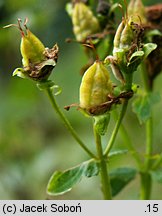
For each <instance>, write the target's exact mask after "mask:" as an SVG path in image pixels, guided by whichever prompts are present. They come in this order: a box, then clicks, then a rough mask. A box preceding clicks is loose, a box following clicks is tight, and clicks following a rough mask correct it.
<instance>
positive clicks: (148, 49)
mask: <svg viewBox="0 0 162 216" xmlns="http://www.w3.org/2000/svg"><path fill="white" fill-rule="evenodd" d="M156 48H157V45H156V44H155V43H147V44H145V45H144V46H143V52H144V59H145V58H147V56H148V55H149V54H150V53H151V52H152V51H153V50H155V49H156Z"/></svg>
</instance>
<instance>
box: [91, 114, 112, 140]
mask: <svg viewBox="0 0 162 216" xmlns="http://www.w3.org/2000/svg"><path fill="white" fill-rule="evenodd" d="M94 120H95V123H94V127H95V129H96V131H97V132H98V134H100V135H101V136H103V135H105V133H106V131H107V127H108V124H109V121H110V114H109V113H106V114H104V115H99V116H95V117H94Z"/></svg>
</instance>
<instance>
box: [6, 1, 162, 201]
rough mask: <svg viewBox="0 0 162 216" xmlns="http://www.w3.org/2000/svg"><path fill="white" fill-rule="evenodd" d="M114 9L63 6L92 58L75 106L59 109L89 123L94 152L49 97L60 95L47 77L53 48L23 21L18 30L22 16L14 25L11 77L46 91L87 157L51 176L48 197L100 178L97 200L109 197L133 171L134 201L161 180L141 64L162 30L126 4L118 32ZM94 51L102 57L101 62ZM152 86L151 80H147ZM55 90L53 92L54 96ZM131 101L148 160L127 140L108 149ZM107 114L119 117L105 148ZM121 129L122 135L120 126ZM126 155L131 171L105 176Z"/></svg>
mask: <svg viewBox="0 0 162 216" xmlns="http://www.w3.org/2000/svg"><path fill="white" fill-rule="evenodd" d="M118 6H119V7H121V5H119V4H111V3H110V2H109V1H106V0H102V1H101V0H100V1H98V5H97V10H96V12H95V11H92V8H94V5H93V1H84V0H73V1H72V2H70V3H68V5H67V7H66V8H67V10H68V13H69V15H70V17H71V19H72V24H73V31H74V35H75V37H76V40H77V41H78V42H79V43H82V44H83V46H84V47H86V51H87V49H89V48H88V47H90V48H92V49H91V52H92V53H93V58H91V57H92V56H91V55H88V57H89V58H90V59H91V61H89V64H88V66H87V67H88V68H87V69H85V71H84V74H83V77H82V81H81V85H80V89H79V103H78V105H74V104H72V105H70V106H66V107H65V108H66V109H67V110H69V108H70V107H71V106H77V107H78V109H79V110H80V111H81V113H82V114H83V115H85V117H89V118H90V119H92V120H93V121H92V122H93V125H92V126H93V131H94V138H95V143H96V152H95V153H94V152H92V151H91V149H89V148H88V147H87V146H88V145H87V144H85V143H83V141H82V139H81V138H80V137H79V136H78V134H77V132H76V131H75V129H74V128H73V127H72V125H71V123H70V122H69V120H68V119H67V118H66V116H65V115H64V114H63V112H62V111H61V109H60V107H59V106H58V104H57V102H56V100H55V95H57V94H59V93H60V91H59V88H58V86H57V85H55V84H54V83H53V82H52V81H51V80H49V75H50V73H51V71H52V70H53V68H54V67H55V65H56V63H57V58H58V50H59V49H58V46H57V44H55V45H54V47H53V48H52V49H49V48H45V46H44V45H43V44H42V42H41V41H40V40H39V39H38V38H37V37H36V36H35V35H34V34H33V33H32V32H31V31H30V30H29V29H28V28H27V26H26V23H27V22H26V21H27V20H26V21H25V23H24V30H23V29H22V27H21V20H20V19H19V20H18V25H16V26H17V27H18V28H19V30H20V32H21V37H22V39H21V45H20V50H21V54H22V63H23V67H22V68H17V69H16V70H15V71H14V73H13V75H18V76H20V77H21V78H29V79H32V80H34V81H35V83H36V84H37V86H38V87H39V88H40V89H41V90H44V91H46V93H47V95H48V96H49V99H50V101H51V103H52V106H53V108H54V110H55V111H56V113H57V114H58V116H59V117H60V119H61V120H62V122H63V123H64V125H65V126H66V127H67V129H68V130H69V132H70V133H71V135H72V136H73V138H74V139H75V140H76V142H77V143H78V144H79V145H80V146H81V147H82V149H83V150H84V151H85V152H86V153H87V154H88V156H89V160H88V161H84V162H83V163H81V164H79V165H77V166H75V167H73V168H70V169H68V170H65V171H55V172H54V174H53V175H52V177H51V178H50V180H49V182H48V186H47V193H48V194H50V195H53V196H54V195H60V194H64V193H65V192H67V191H69V190H70V189H71V188H72V187H73V186H74V185H75V184H76V183H78V182H79V181H80V180H81V179H82V178H83V177H92V176H96V175H100V177H101V186H102V187H101V189H102V193H103V197H104V199H107V200H110V199H112V197H113V196H115V195H116V194H117V193H119V192H120V191H121V190H122V189H123V188H124V187H125V186H126V185H127V184H128V183H129V182H130V181H131V180H133V179H134V178H135V176H136V175H137V173H138V174H139V175H140V178H141V191H140V199H150V195H151V185H152V180H153V179H156V180H158V181H161V182H162V179H161V176H160V175H159V172H160V168H161V164H162V155H160V154H159V157H158V158H157V159H156V158H155V159H154V160H153V159H152V149H153V137H152V127H153V124H152V106H153V104H155V103H156V102H157V101H158V100H159V95H158V94H156V93H154V92H153V85H152V84H151V85H150V80H149V78H150V76H149V74H147V67H148V65H149V58H148V59H147V60H146V58H147V57H148V56H150V53H152V52H156V49H158V50H160V52H162V51H161V50H162V47H158V48H157V45H156V38H155V37H156V36H158V37H161V38H162V33H161V29H154V27H153V26H152V25H151V23H150V22H149V21H148V18H147V16H146V15H147V10H145V7H144V6H143V4H142V1H141V0H131V1H130V3H129V5H128V11H126V13H125V15H124V17H123V18H122V21H121V23H120V24H119V26H118V27H117V28H116V27H115V26H116V23H115V12H114V10H115V8H116V7H118ZM9 26H11V25H9ZM14 26H15V25H14ZM152 41H153V42H154V43H152ZM107 43H108V44H107ZM103 44H105V45H104V46H103ZM100 47H102V52H101V49H100ZM100 52H101V56H104V57H102V58H99V56H100ZM96 53H99V54H98V55H97V54H96ZM152 64H153V63H152ZM152 68H153V66H152ZM111 72H112V73H113V75H114V77H112V75H111ZM134 73H141V74H143V78H144V87H142V86H140V89H139V90H137V87H138V85H137V84H134V81H133V78H134ZM151 82H152V83H153V79H152V80H151ZM54 88H57V89H58V91H57V92H54V93H53V89H54ZM131 98H133V99H134V98H135V99H134V100H133V99H132V101H133V111H134V112H135V113H136V114H137V116H138V118H139V121H140V123H144V124H145V125H146V155H145V156H144V157H143V158H141V155H140V154H139V152H138V150H137V149H136V148H135V147H134V146H133V144H132V143H131V142H130V140H129V139H128V140H127V139H126V142H125V148H126V149H125V150H120V151H115V152H114V151H111V150H112V148H113V146H114V143H115V140H116V136H117V134H118V132H119V128H120V126H121V123H122V120H123V117H124V116H125V114H126V111H127V106H128V103H129V100H130V99H131ZM119 109H120V111H118V110H119ZM112 115H115V116H117V119H116V123H115V125H114V129H113V131H112V132H111V134H110V138H109V140H108V142H107V145H106V147H105V148H104V147H103V144H102V137H103V136H107V127H108V124H109V122H110V121H111V116H112ZM122 132H123V135H124V136H125V137H126V138H127V137H128V136H127V133H126V130H125V129H124V126H123V125H122ZM126 151H130V154H131V155H132V158H134V159H135V161H136V162H137V167H136V168H134V167H119V168H118V169H114V170H112V171H111V172H109V164H108V162H109V160H110V159H111V157H113V156H114V155H120V154H124V153H126ZM159 179H160V180H159Z"/></svg>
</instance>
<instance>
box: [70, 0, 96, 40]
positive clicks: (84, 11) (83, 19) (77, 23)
mask: <svg viewBox="0 0 162 216" xmlns="http://www.w3.org/2000/svg"><path fill="white" fill-rule="evenodd" d="M72 23H73V31H74V34H75V36H76V39H77V41H81V42H82V41H84V40H85V39H86V37H88V36H89V35H91V34H94V33H97V32H98V31H99V30H100V26H99V22H98V20H97V18H96V17H95V16H94V15H93V13H92V11H91V10H90V9H89V8H88V7H87V6H86V5H85V4H84V3H82V2H77V3H75V5H74V9H73V12H72Z"/></svg>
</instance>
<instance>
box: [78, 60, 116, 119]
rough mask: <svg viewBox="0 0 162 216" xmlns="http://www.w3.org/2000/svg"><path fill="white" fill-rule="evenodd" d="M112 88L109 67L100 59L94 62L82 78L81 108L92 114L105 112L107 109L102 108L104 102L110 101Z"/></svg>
mask: <svg viewBox="0 0 162 216" xmlns="http://www.w3.org/2000/svg"><path fill="white" fill-rule="evenodd" d="M112 89H113V86H112V82H111V80H110V77H109V72H108V70H107V68H106V67H105V66H104V65H103V63H102V62H100V61H96V62H94V64H93V65H92V66H90V67H89V69H88V70H87V71H86V72H85V74H84V75H83V78H82V82H81V86H80V107H81V109H83V110H85V111H86V112H87V113H89V114H92V115H93V114H95V115H99V114H101V113H102V114H103V113H104V112H106V111H107V110H106V109H102V104H103V103H105V102H107V101H108V95H109V94H111V93H112ZM95 108H96V109H95ZM100 108H101V109H100ZM92 110H93V111H94V112H92Z"/></svg>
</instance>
